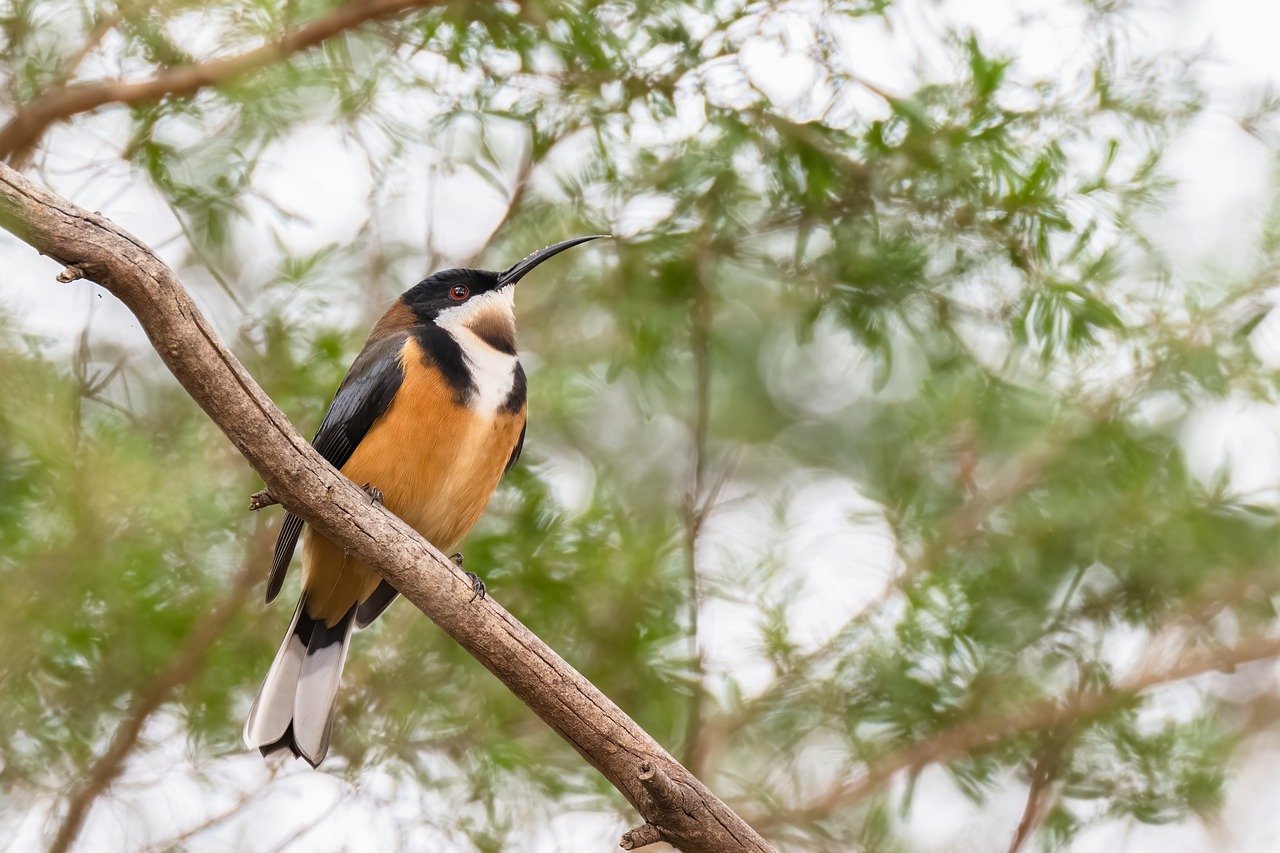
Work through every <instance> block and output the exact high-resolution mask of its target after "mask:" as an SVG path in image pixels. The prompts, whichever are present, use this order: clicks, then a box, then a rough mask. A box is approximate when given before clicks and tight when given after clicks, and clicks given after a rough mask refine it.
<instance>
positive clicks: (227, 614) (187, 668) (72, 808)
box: [49, 525, 270, 853]
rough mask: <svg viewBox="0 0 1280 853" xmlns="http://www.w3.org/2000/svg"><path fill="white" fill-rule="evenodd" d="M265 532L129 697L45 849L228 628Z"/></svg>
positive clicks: (68, 835) (252, 575)
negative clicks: (227, 584)
mask: <svg viewBox="0 0 1280 853" xmlns="http://www.w3.org/2000/svg"><path fill="white" fill-rule="evenodd" d="M268 532H270V531H269V528H267V527H266V526H265V525H263V526H262V527H261V529H260V530H259V532H258V535H257V536H256V537H255V539H254V542H253V543H252V544H251V545H250V546H249V548H248V549H247V550H246V554H245V559H244V564H243V565H242V566H241V568H240V571H239V572H237V573H236V576H235V578H233V579H232V581H231V588H230V589H229V590H228V591H227V593H226V594H225V595H224V596H223V598H222V600H221V601H219V602H218V603H217V604H215V605H214V606H213V609H212V610H209V611H208V612H206V613H204V614H203V615H202V616H201V617H200V618H199V619H198V620H196V623H195V624H194V625H193V626H192V628H191V630H190V632H188V633H187V636H186V639H184V640H183V641H182V645H181V646H179V647H178V650H177V651H176V652H175V653H174V655H173V657H171V658H170V659H169V663H168V664H167V665H166V666H165V668H164V669H163V670H161V671H160V674H159V675H157V676H156V677H155V678H154V679H153V680H152V681H151V682H150V683H149V684H147V685H146V687H144V688H143V689H142V690H141V691H140V692H139V693H138V694H137V695H136V696H135V697H134V699H133V703H132V704H131V706H130V708H129V713H128V715H127V716H126V717H125V718H124V720H123V721H122V722H121V723H120V726H119V728H117V729H116V731H115V734H114V735H112V737H111V743H110V744H108V745H107V749H106V752H104V753H103V754H102V755H100V756H98V758H97V760H95V761H94V763H93V766H91V767H90V768H89V771H88V773H86V774H85V776H84V778H83V779H82V780H81V781H80V783H79V784H78V785H77V786H75V787H74V788H73V789H72V790H71V792H70V793H69V794H68V795H67V810H66V813H65V814H63V816H62V821H61V822H60V823H59V824H58V831H57V834H56V835H54V838H53V843H52V844H50V845H49V850H50V853H63V851H65V850H67V849H69V848H70V847H71V845H72V843H74V842H75V840H76V836H78V835H79V834H80V828H81V827H82V826H83V825H84V819H85V818H86V817H88V815H89V809H90V807H91V806H92V805H93V803H94V801H95V800H96V799H97V798H98V797H99V796H100V795H101V794H102V793H103V792H105V791H106V790H107V788H109V787H110V786H111V783H112V782H114V781H115V780H116V777H117V776H119V775H120V771H121V770H123V769H124V763H125V759H127V758H128V757H129V755H130V754H131V753H132V752H133V751H134V749H135V748H136V747H137V745H138V738H139V737H140V736H141V735H142V729H143V727H144V726H145V725H146V724H147V721H148V720H150V719H151V716H152V714H154V713H155V712H156V711H157V710H159V708H160V706H161V705H163V704H164V703H165V702H167V701H169V698H170V697H171V696H172V695H173V693H174V691H176V690H177V689H178V688H179V687H181V686H182V685H183V684H186V683H187V682H188V681H190V680H191V679H192V677H194V676H195V675H196V674H198V673H199V671H200V664H201V662H202V661H203V660H204V656H205V653H206V652H207V651H208V650H209V646H211V645H212V644H213V643H214V642H215V641H216V640H217V639H218V637H220V636H221V635H222V633H223V632H224V631H226V630H227V626H228V625H230V624H231V619H232V617H234V616H235V615H236V613H237V612H239V610H240V606H241V605H243V604H244V602H245V600H246V599H247V598H248V597H249V594H250V592H252V591H253V588H254V586H256V585H257V583H258V581H260V580H262V577H263V575H264V573H265V572H264V570H263V567H264V565H265V561H266V555H267V554H268V553H270V551H269V550H268V548H269V545H270V539H269V537H268V535H267V533H268Z"/></svg>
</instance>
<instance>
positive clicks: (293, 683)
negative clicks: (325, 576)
mask: <svg viewBox="0 0 1280 853" xmlns="http://www.w3.org/2000/svg"><path fill="white" fill-rule="evenodd" d="M301 615H302V603H301V602H299V603H298V609H297V610H295V611H294V614H293V621H292V622H290V623H289V631H288V633H286V634H285V635H284V642H283V643H281V644H280V651H278V652H276V659H275V660H274V661H272V662H271V669H269V670H268V671H267V677H266V679H265V680H264V681H263V682H262V689H261V690H259V691H258V697H257V698H256V699H254V700H253V707H251V708H250V709H249V717H248V719H246V720H245V721H244V745H245V746H247V747H250V748H251V749H252V748H258V747H263V746H267V745H268V744H271V743H275V742H276V741H278V740H280V738H282V737H284V733H285V730H286V729H288V728H289V721H290V720H292V719H293V697H294V693H295V692H296V690H297V686H298V675H299V673H300V672H301V671H302V661H303V658H305V657H306V653H307V648H306V646H305V645H303V643H302V639H301V638H300V637H299V636H298V635H297V633H296V630H297V627H298V618H299V617H300V616H301Z"/></svg>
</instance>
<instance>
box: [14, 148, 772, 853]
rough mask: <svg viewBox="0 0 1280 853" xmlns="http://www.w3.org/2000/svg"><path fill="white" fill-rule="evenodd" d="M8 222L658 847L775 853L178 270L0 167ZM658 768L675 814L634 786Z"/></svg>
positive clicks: (281, 496) (289, 503)
mask: <svg viewBox="0 0 1280 853" xmlns="http://www.w3.org/2000/svg"><path fill="white" fill-rule="evenodd" d="M0 226H3V227H4V228H5V229H6V230H9V231H11V232H13V233H14V234H15V235H17V236H18V237H19V238H21V239H22V240H24V241H25V242H27V243H29V244H30V245H31V246H33V247H35V248H36V249H38V250H39V251H40V252H42V253H44V254H46V255H49V256H50V257H52V258H54V259H56V260H57V261H59V262H60V263H61V264H62V265H63V266H74V267H75V268H76V269H77V270H79V271H80V273H81V274H82V275H83V276H84V277H86V278H89V279H91V280H93V281H96V282H98V283H99V284H101V285H102V286H103V287H105V288H106V289H107V290H109V291H111V293H113V294H114V295H115V296H116V297H117V298H118V299H120V301H121V302H123V303H124V304H125V305H126V306H127V307H128V308H129V309H130V310H131V311H132V312H133V314H134V315H135V316H136V317H137V318H138V322H139V323H140V324H141V326H142V328H143V329H144V330H145V331H146V333H147V336H148V338H150V340H151V344H152V346H153V347H154V348H155V350H156V352H157V353H158V354H159V355H160V357H161V359H163V360H164V362H165V364H166V366H167V367H168V368H169V370H170V371H172V373H173V374H174V376H175V377H177V379H178V381H179V382H181V383H182V385H183V386H184V387H185V388H186V390H187V391H188V393H189V394H190V395H191V397H192V399H194V400H195V401H196V403H197V404H199V405H200V407H201V408H202V409H204V411H205V412H206V413H207V414H208V415H209V417H210V418H212V420H213V421H214V423H216V424H217V425H218V427H219V428H220V429H221V430H222V431H223V432H224V433H225V434H226V435H227V437H228V438H229V439H230V440H231V442H232V444H234V445H235V447H236V449H237V450H238V451H239V452H240V453H241V455H243V456H244V458H245V459H246V460H247V461H248V462H249V464H250V465H252V466H253V467H254V469H255V470H256V471H257V472H258V473H259V474H260V475H261V476H262V478H263V480H264V481H266V486H267V490H268V491H269V492H270V493H271V495H273V496H274V497H275V498H277V499H278V500H279V501H280V503H281V504H283V505H284V507H285V508H286V509H288V510H290V511H292V512H294V513H297V514H298V515H299V516H300V517H301V518H302V519H303V520H304V521H305V522H307V523H308V524H311V525H312V526H314V527H315V528H316V529H317V530H318V531H319V532H320V533H322V534H324V535H325V536H326V537H328V538H329V539H331V540H333V541H334V542H335V543H337V544H339V545H341V546H342V547H344V548H346V549H347V550H349V551H350V552H351V553H352V554H354V555H355V556H356V557H357V558H359V559H360V560H361V562H363V563H364V564H365V565H367V566H371V567H372V568H373V569H375V570H376V571H378V572H379V573H380V574H382V576H383V577H385V578H386V579H387V580H388V581H389V582H390V583H391V584H392V585H393V586H394V587H395V588H396V589H397V590H399V591H400V593H401V594H402V595H403V596H404V597H405V598H407V599H408V600H409V601H410V602H412V603H413V604H414V605H415V606H416V607H417V608H418V609H419V610H421V611H422V612H423V613H425V614H426V615H427V616H428V617H429V618H430V619H431V620H432V621H433V622H435V623H436V624H437V625H439V626H440V627H441V628H442V629H443V630H444V631H445V632H446V633H447V634H449V636H450V637H452V638H453V639H454V640H455V641H456V642H457V643H458V644H459V645H461V646H462V647H463V648H464V649H466V651H467V652H468V653H470V654H471V655H472V656H473V657H474V658H475V659H476V660H478V661H479V662H480V663H481V664H483V665H484V666H485V668H486V669H488V670H489V671H490V672H492V673H493V674H494V675H495V676H496V677H497V678H498V679H499V680H500V681H501V682H502V683H503V684H504V685H505V686H506V687H507V688H508V689H509V690H510V691H511V692H512V693H513V694H514V695H515V696H516V697H517V698H519V699H520V700H521V701H522V702H524V704H525V705H527V706H528V707H529V708H530V709H531V710H532V711H533V712H534V713H535V714H537V715H538V716H539V717H540V718H542V720H543V721H544V722H546V723H547V724H548V725H549V726H551V727H552V728H553V729H554V730H555V731H556V733H557V734H559V735H560V736H561V737H562V738H563V739H564V740H565V741H567V742H568V743H569V744H570V745H571V746H572V747H573V748H574V749H576V750H577V751H578V753H579V754H580V755H582V757H583V758H585V759H586V760H587V761H588V762H589V763H590V764H591V765H592V766H593V767H595V768H596V769H597V770H599V771H600V773H601V774H602V775H604V777H605V778H606V779H608V780H609V782H610V783H611V784H612V785H613V786H614V787H615V788H617V789H618V790H619V791H620V792H621V793H622V794H623V796H625V797H626V798H627V800H628V801H629V802H630V803H631V804H632V805H633V806H635V808H636V810H637V811H639V813H640V814H641V815H642V816H643V817H644V819H645V821H646V822H647V823H649V824H651V825H652V826H654V827H655V828H656V829H657V830H658V832H659V834H660V836H661V838H662V839H663V840H665V841H668V842H670V843H672V844H674V845H676V846H678V847H679V848H680V849H682V850H684V851H686V853H698V851H721V850H769V849H770V847H769V846H768V844H766V842H765V841H764V839H763V838H761V837H760V835H758V834H757V833H756V832H755V831H754V830H753V829H751V827H749V826H748V825H747V824H746V823H745V822H744V821H743V820H742V819H741V818H740V817H738V815H737V814H735V813H734V812H733V810H732V809H730V808H729V807H728V806H727V805H725V804H724V803H723V802H722V801H721V800H719V799H718V798H717V797H716V796H715V795H714V794H712V793H711V791H710V790H708V789H707V787H706V786H705V785H703V784H702V783H701V782H700V781H698V779H697V778H695V777H694V776H693V775H692V774H690V773H689V772H688V771H687V770H686V769H685V768H684V767H683V766H681V765H680V763H679V762H677V761H676V760H675V759H674V758H672V757H671V755H670V754H668V753H667V751H666V750H665V749H663V748H662V747H661V746H660V745H659V744H658V743H657V742H656V741H655V740H654V739H653V738H652V737H650V736H649V735H648V734H647V733H646V732H645V731H644V730H643V729H641V728H640V727H639V726H638V725H636V723H635V722H634V721H633V720H631V718H630V717H628V716H627V715H626V714H624V713H623V712H622V710H621V709H619V708H618V706H617V705H615V704H614V703H613V702H611V701H610V700H609V699H608V698H607V697H606V696H604V694H602V693H601V692H600V691H599V690H597V689H596V688H595V686H594V685H592V684H591V683H590V682H589V681H587V680H586V679H585V678H583V677H582V675H580V674H579V673H578V672H577V671H576V670H574V669H573V667H571V666H569V664H567V663H565V661H564V660H562V659H561V658H560V657H559V655H557V654H556V653H555V652H554V651H552V650H551V649H550V648H549V647H548V646H547V645H546V644H545V643H543V642H542V641H541V640H540V639H538V637H536V636H535V635H534V634H533V633H532V632H530V631H529V629H527V628H526V627H525V626H524V625H522V624H521V623H520V622H519V621H517V620H516V619H515V618H514V617H513V616H511V614H509V613H507V611H506V610H505V609H503V608H502V607H501V606H500V605H499V604H497V602H495V601H494V600H493V598H492V597H491V596H490V597H488V598H484V599H480V600H478V601H475V602H472V601H471V599H472V590H471V583H470V581H469V580H467V579H466V578H465V577H464V576H463V575H462V573H461V572H460V571H459V570H458V569H457V567H455V566H454V565H453V563H452V562H450V561H449V560H448V559H447V558H446V557H444V556H443V555H442V554H440V552H439V551H437V550H436V549H435V548H433V547H432V546H431V545H429V544H428V543H427V542H426V541H425V540H424V539H423V538H422V537H421V536H419V535H418V534H417V533H416V532H415V531H413V530H412V529H411V528H410V527H409V526H408V525H406V524H405V523H404V522H403V521H401V520H400V519H399V518H397V517H396V516H394V515H392V514H391V513H390V512H388V511H387V510H386V509H385V508H383V507H382V506H378V505H373V504H370V502H369V499H368V497H367V496H366V495H365V493H364V492H363V491H361V490H360V488H359V487H358V486H357V485H356V484H354V483H352V482H351V481H350V480H348V479H346V478H345V477H343V476H342V475H341V474H339V473H338V472H337V471H336V470H334V468H333V466H331V465H329V463H328V462H326V461H325V460H324V459H323V457H321V456H320V455H319V454H318V453H317V452H316V451H315V449H314V448H313V447H312V446H311V445H310V443H308V442H307V441H306V439H304V438H303V437H302V436H301V435H299V434H298V432H297V430H295V429H294V428H293V426H292V425H291V424H290V423H289V421H288V420H287V419H286V418H285V416H284V414H283V413H282V412H281V411H280V410H279V409H278V408H277V407H276V405H275V403H273V402H272V401H271V400H270V399H269V398H268V397H267V395H266V394H265V393H264V392H263V390H262V389H261V388H260V387H258V384H257V383H256V382H254V381H253V378H252V377H250V376H249V374H248V373H247V372H246V371H245V369H244V366H243V365H241V364H240V362H239V361H238V360H237V359H236V358H235V356H233V355H232V354H231V352H230V351H229V350H228V349H227V348H226V347H225V346H224V345H223V344H222V342H221V341H220V340H219V339H218V336H217V335H216V334H215V333H214V331H213V329H212V328H211V327H210V325H209V323H208V321H207V320H206V319H205V317H204V316H203V315H202V314H201V313H200V311H199V310H198V309H197V308H196V305H195V303H194V302H193V301H192V299H191V296H190V295H189V294H188V293H187V291H186V290H185V289H184V288H183V287H182V284H181V283H180V282H179V281H178V278H177V276H176V275H175V274H174V272H173V271H172V270H171V269H169V267H168V266H166V265H165V264H164V262H163V261H161V260H160V259H159V258H158V257H157V256H156V255H155V253H154V252H152V251H151V249H150V248H148V247H147V246H146V245H145V244H143V243H142V242H141V241H140V240H138V238H136V237H134V236H133V235H131V234H129V233H128V232H126V231H124V230H123V229H121V228H120V227H119V226H117V225H115V224H114V223H112V222H111V221H110V220H108V219H106V218H105V217H103V216H101V215H99V214H96V213H90V212H89V211H87V210H84V209H83V208H80V207H78V206H76V205H74V204H72V203H71V202H69V201H67V200H66V199H63V198H61V197H59V196H57V195H55V194H54V193H52V192H50V191H49V190H47V189H44V188H43V187H40V186H38V185H37V184H35V183H33V182H32V181H30V180H28V179H27V178H25V177H23V176H22V175H21V174H19V173H17V172H16V171H14V170H13V169H11V168H9V167H8V166H3V165H0ZM646 762H647V763H648V766H650V767H652V768H656V769H657V770H659V771H661V772H662V773H663V774H665V776H666V777H667V778H668V779H670V781H671V783H672V785H673V786H675V789H677V790H679V791H680V792H681V796H680V797H679V803H680V808H679V810H673V809H671V808H669V807H668V806H667V805H665V804H664V803H662V802H659V801H658V800H656V799H655V798H654V797H653V796H651V794H650V792H649V789H648V788H647V787H646V785H645V784H644V782H643V781H642V780H641V779H640V778H639V774H640V772H642V770H643V765H645V763H646Z"/></svg>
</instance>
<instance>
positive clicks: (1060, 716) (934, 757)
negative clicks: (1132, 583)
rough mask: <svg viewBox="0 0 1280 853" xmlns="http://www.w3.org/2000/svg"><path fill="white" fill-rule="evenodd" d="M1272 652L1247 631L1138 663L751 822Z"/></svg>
mask: <svg viewBox="0 0 1280 853" xmlns="http://www.w3.org/2000/svg"><path fill="white" fill-rule="evenodd" d="M1277 656H1280V636H1276V637H1251V638H1247V639H1245V640H1242V641H1240V642H1239V643H1237V644H1236V645H1234V646H1218V647H1214V648H1212V649H1207V650H1202V651H1199V652H1194V653H1187V654H1183V655H1182V656H1181V657H1180V658H1179V660H1178V662H1177V663H1175V664H1172V665H1170V666H1167V667H1164V668H1151V669H1140V670H1138V671H1137V672H1134V673H1131V674H1130V675H1129V676H1128V677H1127V678H1125V679H1124V680H1122V681H1120V682H1118V683H1117V684H1116V685H1115V687H1113V688H1112V689H1110V690H1106V691H1094V692H1089V693H1074V694H1072V695H1071V696H1070V697H1069V698H1067V699H1065V700H1064V699H1060V698H1053V699H1045V700H1042V701H1040V702H1036V703H1034V704H1031V705H1028V706H1027V707H1025V708H1023V709H1021V710H1019V711H1014V712H1012V713H1010V714H1008V715H1007V716H1004V717H996V718H994V719H991V718H987V719H975V720H970V721H969V722H966V723H961V724H960V725H957V726H954V727H952V728H949V729H944V730H943V731H940V732H938V733H937V734H935V735H934V736H933V737H930V738H927V739H925V740H922V741H919V742H918V743H915V744H912V745H910V746H908V747H906V748H905V749H903V750H901V751H899V752H897V753H893V754H890V755H887V756H885V757H884V758H882V759H880V760H878V761H873V762H872V763H870V764H869V765H868V766H867V769H866V772H865V773H863V775H862V776H860V777H858V778H856V779H845V780H841V781H840V782H838V783H837V784H835V785H833V786H832V787H831V788H829V789H828V790H827V791H826V792H825V793H823V794H822V795H821V796H819V797H817V798H815V799H814V800H811V801H810V802H809V803H807V804H805V805H803V806H801V807H800V808H798V809H796V810H794V811H792V812H789V813H786V814H782V813H778V814H774V815H769V816H767V817H761V818H760V819H759V820H757V821H756V825H757V826H760V827H766V828H767V827H773V826H778V825H782V824H791V823H802V822H805V821H811V820H820V819H822V818H823V817H826V816H827V815H829V814H830V813H831V812H832V811H834V810H836V809H838V808H846V807H848V806H852V805H854V804H856V803H858V802H860V801H861V800H862V799H863V798H864V797H866V796H867V795H868V794H870V793H871V792H872V791H874V790H876V789H877V788H879V787H880V786H881V785H882V784H884V783H885V782H886V781H888V780H889V779H890V778H891V777H893V776H894V775H895V774H897V773H899V772H901V771H904V770H919V769H920V768H922V767H926V766H928V765H930V764H937V763H942V762H946V761H952V760H954V759H957V758H960V757H962V756H966V755H977V754H979V753H982V752H986V751H988V750H991V749H994V748H996V747H997V746H999V745H1000V744H1002V743H1004V742H1006V741H1008V740H1009V739H1010V738H1013V737H1017V736H1018V735H1021V734H1025V733H1027V732H1036V731H1046V730H1052V729H1059V728H1062V729H1067V728H1069V727H1071V726H1074V725H1079V724H1080V723H1083V722H1087V721H1090V720H1093V719H1096V718H1097V717H1100V716H1102V715H1103V714H1106V713H1109V712H1111V711H1114V710H1116V709H1118V708H1120V707H1122V706H1124V705H1125V704H1127V703H1129V702H1132V701H1134V699H1136V698H1137V696H1139V695H1140V694H1142V693H1144V692H1146V691H1148V690H1151V689H1153V688H1156V687H1160V686H1162V685H1165V684H1171V683H1173V682H1176V681H1183V680H1185V679H1188V678H1195V677H1196V676H1199V675H1204V674H1206V673H1210V672H1215V671H1220V672H1234V671H1235V670H1236V668H1237V667H1239V666H1242V665H1244V664H1246V663H1252V662H1254V661H1260V660H1267V659H1269V658H1274V657H1277Z"/></svg>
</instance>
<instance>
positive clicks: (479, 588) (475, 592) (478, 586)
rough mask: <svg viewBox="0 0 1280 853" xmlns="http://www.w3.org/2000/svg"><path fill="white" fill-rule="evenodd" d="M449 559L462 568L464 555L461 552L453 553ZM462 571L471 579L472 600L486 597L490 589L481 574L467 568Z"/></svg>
mask: <svg viewBox="0 0 1280 853" xmlns="http://www.w3.org/2000/svg"><path fill="white" fill-rule="evenodd" d="M449 561H450V562H452V563H453V564H454V565H455V566H457V567H458V568H459V569H462V555H461V554H453V555H451V556H450V557H449ZM462 573H463V574H465V575H466V576H467V579H468V580H470V581H471V593H472V595H471V601H475V600H476V599H477V598H484V597H485V594H486V593H487V592H488V591H489V590H488V588H487V587H486V586H485V585H484V581H482V580H480V576H479V575H478V574H476V573H475V572H468V571H467V570H466V569H463V570H462ZM471 601H468V602H467V603H468V604H470V603H471Z"/></svg>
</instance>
